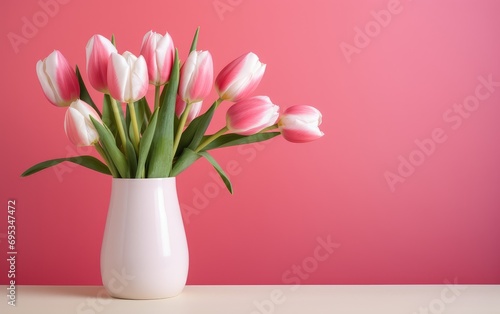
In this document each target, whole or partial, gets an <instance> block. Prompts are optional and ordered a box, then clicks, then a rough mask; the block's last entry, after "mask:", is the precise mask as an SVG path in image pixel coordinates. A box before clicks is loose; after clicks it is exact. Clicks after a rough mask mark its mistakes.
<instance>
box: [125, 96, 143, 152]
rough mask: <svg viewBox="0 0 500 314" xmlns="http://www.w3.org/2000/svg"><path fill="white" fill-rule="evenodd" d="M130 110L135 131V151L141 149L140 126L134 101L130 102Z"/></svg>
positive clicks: (133, 140) (133, 139)
mask: <svg viewBox="0 0 500 314" xmlns="http://www.w3.org/2000/svg"><path fill="white" fill-rule="evenodd" d="M128 109H129V110H128V111H129V112H130V121H131V122H132V129H133V131H134V137H133V138H132V144H134V148H135V151H136V152H138V151H139V138H140V135H139V127H138V126H137V116H136V114H135V108H134V102H133V101H131V102H129V103H128Z"/></svg>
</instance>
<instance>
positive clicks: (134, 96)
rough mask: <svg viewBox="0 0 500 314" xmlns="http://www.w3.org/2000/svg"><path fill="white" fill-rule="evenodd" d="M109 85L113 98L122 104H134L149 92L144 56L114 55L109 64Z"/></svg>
mask: <svg viewBox="0 0 500 314" xmlns="http://www.w3.org/2000/svg"><path fill="white" fill-rule="evenodd" d="M108 85H109V93H110V94H111V96H112V97H113V98H114V99H116V100H118V101H121V102H127V103H128V102H133V101H137V100H139V99H141V98H142V97H144V96H145V95H146V93H147V92H148V69H147V65H146V61H145V60H144V57H143V56H139V57H136V56H134V55H133V54H132V53H130V52H128V51H126V52H124V53H123V55H119V54H117V53H112V54H111V56H110V58H109V63H108Z"/></svg>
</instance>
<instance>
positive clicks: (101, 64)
mask: <svg viewBox="0 0 500 314" xmlns="http://www.w3.org/2000/svg"><path fill="white" fill-rule="evenodd" d="M85 50H86V55H87V76H88V77H89V82H90V85H92V87H94V88H95V89H96V90H98V91H100V92H103V93H107V92H108V60H109V56H110V55H111V54H112V53H116V48H115V46H114V45H113V44H112V43H111V41H109V40H108V39H107V38H106V37H104V36H101V35H94V36H92V38H90V40H89V41H88V43H87V47H86V49H85Z"/></svg>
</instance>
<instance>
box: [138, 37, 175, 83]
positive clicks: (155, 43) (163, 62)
mask: <svg viewBox="0 0 500 314" xmlns="http://www.w3.org/2000/svg"><path fill="white" fill-rule="evenodd" d="M174 54H175V50H174V42H173V41H172V38H171V37H170V35H169V34H168V33H166V34H165V36H162V35H160V34H158V33H155V32H153V31H149V32H148V33H147V34H146V35H145V36H144V39H143V40H142V47H141V55H142V56H144V59H146V63H147V65H148V74H149V83H151V84H153V85H163V84H165V83H166V82H168V79H169V78H170V70H171V68H172V64H173V63H174Z"/></svg>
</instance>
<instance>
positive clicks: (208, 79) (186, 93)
mask: <svg viewBox="0 0 500 314" xmlns="http://www.w3.org/2000/svg"><path fill="white" fill-rule="evenodd" d="M213 78H214V66H213V61H212V55H211V54H210V52H208V51H192V52H191V53H190V54H189V56H188V58H187V60H186V62H185V63H184V65H183V66H182V68H181V72H180V80H179V90H178V93H179V96H180V97H181V98H182V100H184V101H185V102H188V103H193V102H198V101H201V100H203V99H204V98H205V97H207V96H208V94H209V93H210V90H211V89H212V85H213Z"/></svg>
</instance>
